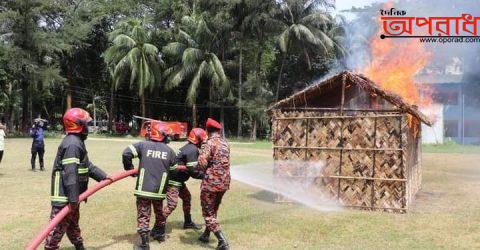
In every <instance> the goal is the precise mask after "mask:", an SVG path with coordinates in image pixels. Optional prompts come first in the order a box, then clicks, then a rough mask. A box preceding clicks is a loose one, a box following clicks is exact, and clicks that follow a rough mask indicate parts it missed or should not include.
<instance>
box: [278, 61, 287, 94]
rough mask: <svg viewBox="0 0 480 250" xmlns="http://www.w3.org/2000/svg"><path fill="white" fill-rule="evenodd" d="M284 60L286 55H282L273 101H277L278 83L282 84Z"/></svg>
mask: <svg viewBox="0 0 480 250" xmlns="http://www.w3.org/2000/svg"><path fill="white" fill-rule="evenodd" d="M286 60H287V54H283V58H282V65H281V66H280V73H279V74H278V80H277V88H276V90H275V101H278V93H279V92H280V83H281V82H282V73H283V67H284V66H285V61H286Z"/></svg>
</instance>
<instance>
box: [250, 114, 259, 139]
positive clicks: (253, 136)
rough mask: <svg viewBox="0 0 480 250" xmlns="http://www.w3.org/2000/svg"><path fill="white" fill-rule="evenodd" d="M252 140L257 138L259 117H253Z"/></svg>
mask: <svg viewBox="0 0 480 250" xmlns="http://www.w3.org/2000/svg"><path fill="white" fill-rule="evenodd" d="M250 139H251V140H252V141H255V140H257V119H255V118H253V119H252V133H251V135H250Z"/></svg>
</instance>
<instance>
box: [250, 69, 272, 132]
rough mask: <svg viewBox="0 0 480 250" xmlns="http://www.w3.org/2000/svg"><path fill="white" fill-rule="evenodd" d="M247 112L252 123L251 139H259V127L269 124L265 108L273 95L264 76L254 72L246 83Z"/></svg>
mask: <svg viewBox="0 0 480 250" xmlns="http://www.w3.org/2000/svg"><path fill="white" fill-rule="evenodd" d="M244 88H245V97H246V98H245V107H246V109H245V112H246V113H247V115H248V116H249V117H250V120H251V122H252V125H251V133H250V139H251V140H256V139H257V128H258V126H259V125H261V126H263V125H265V124H268V116H267V113H266V112H265V108H266V107H267V106H268V104H269V103H270V102H271V100H272V96H273V93H272V92H271V91H270V90H269V89H268V82H267V81H266V78H265V76H264V75H263V74H261V73H260V74H259V73H257V72H252V73H250V74H248V75H247V81H246V82H245V86H244Z"/></svg>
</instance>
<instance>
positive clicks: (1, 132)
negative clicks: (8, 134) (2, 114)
mask: <svg viewBox="0 0 480 250" xmlns="http://www.w3.org/2000/svg"><path fill="white" fill-rule="evenodd" d="M5 129H6V127H5V125H3V124H2V123H0V162H2V158H3V150H5Z"/></svg>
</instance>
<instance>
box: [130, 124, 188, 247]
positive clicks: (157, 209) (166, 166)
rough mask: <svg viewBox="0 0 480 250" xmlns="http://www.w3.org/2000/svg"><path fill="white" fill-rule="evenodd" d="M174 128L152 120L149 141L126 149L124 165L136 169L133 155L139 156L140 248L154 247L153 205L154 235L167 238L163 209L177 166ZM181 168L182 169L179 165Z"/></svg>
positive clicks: (159, 238) (138, 222) (138, 230)
mask: <svg viewBox="0 0 480 250" xmlns="http://www.w3.org/2000/svg"><path fill="white" fill-rule="evenodd" d="M171 133H172V131H171V128H169V127H168V126H166V125H163V124H162V123H160V122H157V121H151V124H150V129H149V133H147V134H146V137H147V136H148V137H147V138H149V140H147V141H142V142H138V143H135V144H132V145H129V146H128V147H127V148H126V149H125V150H124V151H123V155H122V158H123V167H124V169H125V170H130V169H133V167H134V166H133V164H132V159H133V158H136V157H138V158H139V160H140V163H139V165H138V166H139V167H138V168H139V172H138V176H137V182H136V186H135V187H136V188H135V196H136V197H137V202H136V203H137V232H138V234H139V235H140V238H141V243H140V245H139V246H138V248H137V249H150V246H149V232H150V228H149V223H150V214H151V207H152V206H153V211H154V213H155V225H154V227H153V229H152V237H153V238H154V239H155V240H158V241H160V242H162V241H165V224H164V221H165V218H164V216H163V211H162V201H163V199H165V197H166V195H165V189H166V186H167V183H168V176H169V173H170V172H172V171H176V170H177V165H176V164H175V152H174V151H173V149H171V148H170V147H169V146H168V145H167V143H168V142H169V136H170V135H171ZM178 170H180V169H178Z"/></svg>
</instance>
